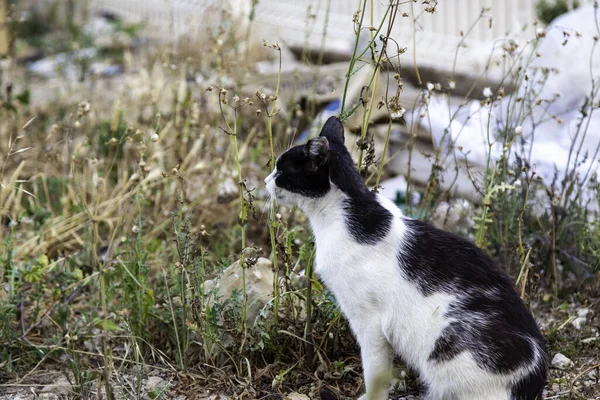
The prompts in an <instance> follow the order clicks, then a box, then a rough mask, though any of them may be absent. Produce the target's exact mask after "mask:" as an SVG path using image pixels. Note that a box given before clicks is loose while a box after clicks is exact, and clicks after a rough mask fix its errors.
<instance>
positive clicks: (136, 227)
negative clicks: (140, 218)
mask: <svg viewBox="0 0 600 400" xmlns="http://www.w3.org/2000/svg"><path fill="white" fill-rule="evenodd" d="M131 231H132V232H133V233H138V232H139V231H140V228H139V227H138V226H137V225H134V226H133V228H131Z"/></svg>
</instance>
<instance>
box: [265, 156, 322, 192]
mask: <svg viewBox="0 0 600 400" xmlns="http://www.w3.org/2000/svg"><path fill="white" fill-rule="evenodd" d="M277 171H278V174H277V176H276V177H275V184H276V185H277V186H278V187H280V188H282V189H285V190H287V191H290V192H292V193H297V194H301V195H302V196H306V197H310V198H318V197H323V196H325V195H326V194H327V192H329V189H330V184H329V167H328V166H327V164H325V165H323V166H322V167H320V168H317V169H316V170H315V169H314V164H313V160H312V157H311V155H310V154H309V153H308V150H307V147H306V146H295V147H292V148H291V149H289V150H288V151H286V152H285V153H283V154H282V155H281V157H279V159H278V160H277Z"/></svg>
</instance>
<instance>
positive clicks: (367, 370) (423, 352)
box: [265, 171, 539, 400]
mask: <svg viewBox="0 0 600 400" xmlns="http://www.w3.org/2000/svg"><path fill="white" fill-rule="evenodd" d="M275 174H276V171H274V172H273V173H272V174H271V175H269V176H268V177H267V179H265V182H266V186H267V190H268V191H269V193H270V194H271V195H273V196H274V197H275V198H276V200H278V201H280V202H287V203H292V204H296V205H298V206H299V207H300V208H301V209H302V210H303V211H304V212H305V213H306V215H307V216H308V218H309V220H310V224H311V227H312V229H313V232H314V234H315V240H316V248H317V250H316V251H317V253H316V269H315V270H316V272H317V273H318V275H319V276H320V278H321V279H322V280H323V281H324V283H325V284H326V285H327V286H328V287H329V288H330V289H331V290H332V292H333V293H334V295H335V297H336V299H337V302H338V304H339V305H340V308H341V310H342V311H343V313H344V314H345V315H346V317H347V319H348V321H349V322H350V325H351V327H352V330H353V332H354V333H355V335H356V338H357V340H358V342H359V344H360V347H361V356H362V364H363V369H364V376H365V386H366V390H367V394H366V395H365V396H363V397H361V399H367V398H368V399H373V400H375V399H377V400H379V399H387V398H388V388H389V384H388V383H389V379H390V374H391V365H392V359H393V354H394V353H396V354H398V355H400V356H401V357H402V358H403V360H404V361H405V362H406V363H407V364H408V365H409V366H410V367H412V368H413V369H415V370H416V371H417V372H418V373H419V375H420V378H421V379H422V380H423V381H424V382H425V383H426V384H427V385H428V387H429V396H428V400H434V399H435V400H476V399H477V400H486V399H489V400H508V399H509V398H510V393H509V390H508V387H509V384H510V382H513V381H515V380H516V379H518V378H519V377H521V376H523V375H524V374H525V373H526V372H527V371H528V370H529V368H523V370H521V371H517V372H516V373H514V374H511V375H508V376H504V375H497V374H490V373H489V372H486V371H484V370H482V369H481V368H479V367H478V366H477V363H476V362H475V360H474V359H473V356H472V355H471V354H470V353H467V352H464V353H461V354H460V355H458V356H457V357H454V358H453V359H452V360H450V361H447V362H441V363H440V362H431V361H429V360H428V358H429V355H430V354H431V352H432V351H433V349H434V344H435V342H436V340H437V339H438V338H439V337H440V335H441V333H442V330H443V329H444V328H445V327H446V326H447V325H448V324H449V323H450V322H452V320H451V319H449V318H447V317H444V314H445V312H446V310H447V309H448V307H449V305H450V304H451V303H453V302H456V301H457V300H458V301H460V298H459V297H458V296H459V294H456V295H454V294H446V293H437V294H433V295H430V296H425V295H423V294H422V293H421V291H420V290H419V288H418V287H417V286H416V285H415V284H414V283H412V282H410V281H409V280H408V279H407V278H406V277H405V276H403V272H402V269H401V268H399V266H398V261H397V257H396V256H397V254H399V252H401V251H403V242H404V240H405V238H406V237H407V235H409V234H410V232H409V231H407V227H406V225H405V224H404V222H403V217H402V213H401V211H400V210H399V209H398V207H396V205H395V204H394V203H392V202H391V201H390V200H388V199H386V198H384V197H382V196H378V201H379V203H380V204H381V205H383V206H384V207H385V208H386V209H388V210H389V211H390V212H391V213H392V214H393V215H394V219H393V222H392V227H391V230H390V232H389V234H388V235H387V236H386V237H385V238H384V239H383V240H381V241H380V242H378V243H377V244H376V245H368V244H359V243H357V242H356V241H355V240H354V239H353V238H352V237H351V236H350V233H349V232H348V230H347V228H346V225H345V222H344V214H343V210H342V208H341V207H342V200H343V199H344V197H345V194H344V193H343V192H342V191H341V190H339V189H338V188H336V187H335V185H333V183H332V184H331V190H330V191H329V192H328V194H327V195H325V196H324V197H323V198H320V199H309V198H306V197H303V196H301V195H298V194H294V193H290V192H288V191H285V190H282V189H281V188H279V187H277V186H276V185H275V179H274V177H275ZM538 355H539V354H538ZM378 380H384V381H383V383H382V382H381V381H379V382H378Z"/></svg>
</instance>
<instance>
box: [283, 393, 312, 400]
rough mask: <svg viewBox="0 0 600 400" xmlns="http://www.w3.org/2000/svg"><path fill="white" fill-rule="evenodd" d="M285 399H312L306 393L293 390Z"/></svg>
mask: <svg viewBox="0 0 600 400" xmlns="http://www.w3.org/2000/svg"><path fill="white" fill-rule="evenodd" d="M285 399H286V400H310V397H308V396H307V395H305V394H300V393H296V392H293V393H290V394H288V395H287V397H286V398H285Z"/></svg>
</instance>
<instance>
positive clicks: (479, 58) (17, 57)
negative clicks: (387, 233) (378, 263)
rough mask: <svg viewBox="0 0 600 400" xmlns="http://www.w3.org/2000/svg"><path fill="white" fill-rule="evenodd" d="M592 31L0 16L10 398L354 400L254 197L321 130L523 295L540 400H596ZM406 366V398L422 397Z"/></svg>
mask: <svg viewBox="0 0 600 400" xmlns="http://www.w3.org/2000/svg"><path fill="white" fill-rule="evenodd" d="M598 17H599V15H598V5H597V3H596V2H595V1H591V0H454V1H442V0H440V1H435V0H424V1H422V0H420V1H410V0H406V1H403V0H401V1H391V2H388V1H372V0H352V1H349V0H348V1H346V0H295V1H289V0H281V1H266V0H225V1H201V0H120V1H113V0H0V165H2V168H1V170H0V218H1V222H2V223H1V224H0V232H1V234H2V243H1V245H0V246H1V247H0V344H1V345H2V346H0V347H1V349H0V354H1V355H2V357H1V359H0V366H1V368H0V398H6V399H16V398H19V399H34V398H36V399H37V398H63V397H65V398H103V399H104V398H106V399H108V398H114V399H121V398H123V399H124V398H135V399H138V398H144V399H147V398H150V399H157V398H180V399H183V398H200V399H203V398H207V399H208V398H211V399H217V398H240V399H241V398H244V399H258V398H281V399H312V398H320V396H323V398H338V399H343V398H356V397H358V395H359V394H360V393H362V392H361V390H363V389H364V388H363V387H362V384H363V383H362V378H361V369H360V359H359V357H358V349H357V346H356V343H355V341H354V338H353V337H352V335H351V333H350V331H349V328H348V326H347V324H346V321H345V320H344V317H343V315H342V314H341V313H340V311H339V309H338V308H337V305H336V303H335V299H334V298H333V296H332V295H331V293H330V292H329V291H328V290H327V288H325V287H323V286H322V285H321V284H320V282H319V280H318V277H317V276H313V273H312V270H313V259H314V244H313V240H312V236H311V232H310V229H309V226H308V224H307V221H306V218H305V217H304V216H303V215H302V213H301V212H300V211H299V210H297V209H294V208H290V207H285V206H277V205H274V204H272V203H271V201H270V200H269V199H268V198H267V196H266V193H265V189H264V187H263V179H264V178H265V177H266V176H267V175H268V174H269V173H270V171H271V170H272V167H273V162H274V159H275V158H276V157H277V156H278V155H279V154H280V153H281V152H283V151H285V150H286V149H287V148H289V147H290V146H291V145H294V144H299V143H303V142H305V141H306V140H307V139H308V138H309V137H312V136H315V135H317V134H318V132H319V130H320V128H321V126H322V124H323V122H324V120H325V119H326V118H328V117H329V116H331V115H338V116H340V117H341V119H342V120H343V123H344V127H345V130H346V133H345V134H346V144H347V146H348V148H349V150H350V152H351V154H352V156H353V158H354V159H355V161H356V164H357V167H358V168H359V170H360V172H361V175H362V176H363V177H364V179H365V182H366V183H367V185H368V186H369V187H370V188H372V189H373V190H376V191H378V192H379V193H380V194H382V195H384V196H386V197H388V198H390V199H391V200H393V201H394V202H395V203H396V204H397V205H398V207H400V208H401V209H402V211H403V212H404V213H405V214H406V215H408V216H410V217H414V218H420V219H423V220H428V221H430V222H431V223H433V224H435V225H436V226H437V227H439V228H441V229H445V230H449V231H452V232H454V233H456V234H459V235H462V236H464V237H467V238H469V239H470V240H472V241H474V242H475V243H476V244H477V245H478V246H480V247H481V248H483V249H484V250H485V251H487V252H488V253H489V254H490V255H491V256H492V257H493V258H494V259H495V260H496V261H497V262H498V263H499V265H500V266H501V268H503V269H504V270H506V271H507V272H508V273H509V274H510V275H511V276H512V277H513V278H514V280H515V282H516V285H517V289H518V291H519V294H520V295H521V297H522V298H523V299H524V301H525V302H526V303H527V305H528V306H529V307H530V308H531V309H532V311H533V313H534V315H535V317H536V319H537V320H538V323H539V324H540V326H541V328H542V330H543V332H544V334H545V335H546V337H547V338H548V342H549V346H550V350H551V357H552V369H551V373H550V376H549V385H548V389H547V391H546V393H545V398H547V399H559V398H581V399H598V398H600V397H598V393H600V384H599V382H600V381H599V379H600V375H599V371H598V365H600V359H599V358H598V354H600V352H599V351H598V346H599V344H598V343H599V340H598V337H600V334H599V331H598V330H599V329H600V322H599V321H600V320H599V319H598V312H600V306H599V299H600V296H599V290H598V277H599V271H600V261H599V259H600V239H599V238H600V221H599V220H598V210H599V208H600V195H599V184H598V172H599V166H598V162H599V156H600V117H599V116H598V112H597V109H598V107H599V106H600V98H599V95H598V92H599V90H600V81H599V79H598V75H599V73H600V51H598V49H596V47H597V42H598V38H599V37H600V28H599V26H600V24H599V23H598V21H599V20H598ZM398 361H399V362H398V363H397V370H396V371H395V376H396V378H395V381H394V386H393V387H392V388H390V397H391V398H406V399H408V398H411V399H414V398H418V384H417V381H416V377H415V376H414V374H413V373H412V372H411V371H409V370H408V369H406V368H405V367H404V366H403V364H402V363H401V360H398ZM44 396H46V397H44ZM53 396H54V397H53ZM327 396H329V397H327Z"/></svg>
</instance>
